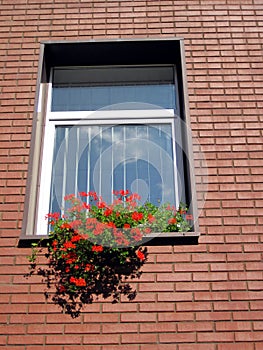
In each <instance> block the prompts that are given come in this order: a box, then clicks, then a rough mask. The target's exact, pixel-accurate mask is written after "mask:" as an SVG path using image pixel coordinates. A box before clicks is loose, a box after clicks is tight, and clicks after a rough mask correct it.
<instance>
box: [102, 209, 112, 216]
mask: <svg viewBox="0 0 263 350" xmlns="http://www.w3.org/2000/svg"><path fill="white" fill-rule="evenodd" d="M111 214H112V209H106V210H105V211H104V215H105V216H110V215H111Z"/></svg>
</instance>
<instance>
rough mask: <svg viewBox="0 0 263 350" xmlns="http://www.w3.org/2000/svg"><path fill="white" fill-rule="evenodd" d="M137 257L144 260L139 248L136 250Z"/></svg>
mask: <svg viewBox="0 0 263 350" xmlns="http://www.w3.org/2000/svg"><path fill="white" fill-rule="evenodd" d="M137 257H138V258H139V259H140V260H145V255H144V254H143V252H142V251H141V250H138V251H137Z"/></svg>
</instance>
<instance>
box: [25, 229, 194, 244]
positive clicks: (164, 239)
mask: <svg viewBox="0 0 263 350" xmlns="http://www.w3.org/2000/svg"><path fill="white" fill-rule="evenodd" d="M199 236H200V233H199V232H158V233H150V234H147V236H144V237H143V240H142V244H143V245H148V246H158V245H160V246H161V245H162V246H163V245H196V244H198V238H199ZM40 239H43V242H42V243H43V244H42V245H43V246H45V245H46V243H47V239H48V236H22V237H20V240H19V243H18V247H20V248H28V247H31V244H32V243H36V242H38V241H39V240H40Z"/></svg>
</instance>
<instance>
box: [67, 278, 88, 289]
mask: <svg viewBox="0 0 263 350" xmlns="http://www.w3.org/2000/svg"><path fill="white" fill-rule="evenodd" d="M69 282H70V283H72V284H75V286H77V287H85V286H86V285H87V283H86V281H85V279H84V278H82V277H80V278H75V277H73V276H71V277H70V279H69Z"/></svg>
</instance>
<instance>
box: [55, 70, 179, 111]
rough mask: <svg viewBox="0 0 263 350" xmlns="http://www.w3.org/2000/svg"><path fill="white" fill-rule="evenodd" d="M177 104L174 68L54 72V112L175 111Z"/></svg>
mask: <svg viewBox="0 0 263 350" xmlns="http://www.w3.org/2000/svg"><path fill="white" fill-rule="evenodd" d="M175 101H176V93H175V85H174V70H173V67H172V66H168V67H158V66H156V67H151V66H150V67H115V68H113V67H104V68H75V69H74V68H68V69H65V68H64V69H61V68H55V69H54V71H53V91H52V105H51V110H52V111H53V112H56V111H85V110H91V111H92V110H98V109H101V108H104V109H109V110H110V109H115V108H118V109H122V108H123V109H146V108H147V109H151V108H156V107H157V106H158V107H161V108H167V109H176V102H175ZM124 102H125V103H126V102H129V103H134V102H136V103H137V105H136V104H130V105H127V104H122V103H124ZM141 103H142V104H143V105H140V104H141ZM116 104H118V106H117V107H116V106H115V105H116ZM146 104H150V105H152V106H151V107H150V106H147V105H146Z"/></svg>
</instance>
